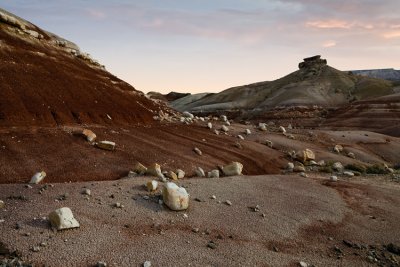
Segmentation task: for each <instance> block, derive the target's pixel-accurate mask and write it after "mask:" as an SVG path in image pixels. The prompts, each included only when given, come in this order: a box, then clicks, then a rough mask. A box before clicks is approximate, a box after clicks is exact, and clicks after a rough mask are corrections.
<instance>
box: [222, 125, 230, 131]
mask: <svg viewBox="0 0 400 267" xmlns="http://www.w3.org/2000/svg"><path fill="white" fill-rule="evenodd" d="M221 130H222V131H223V132H225V133H226V132H227V131H229V128H228V127H226V126H225V125H222V126H221Z"/></svg>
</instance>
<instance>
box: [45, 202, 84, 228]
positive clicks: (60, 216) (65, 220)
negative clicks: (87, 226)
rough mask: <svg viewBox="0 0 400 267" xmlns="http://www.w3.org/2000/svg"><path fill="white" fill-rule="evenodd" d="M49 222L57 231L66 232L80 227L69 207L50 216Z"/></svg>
mask: <svg viewBox="0 0 400 267" xmlns="http://www.w3.org/2000/svg"><path fill="white" fill-rule="evenodd" d="M49 220H50V223H51V225H52V226H53V227H55V228H56V229H57V230H64V229H70V228H77V227H79V226H80V225H79V222H78V221H77V220H76V219H75V218H74V215H73V214H72V211H71V209H70V208H68V207H64V208H60V209H57V210H55V211H53V212H51V213H50V214H49Z"/></svg>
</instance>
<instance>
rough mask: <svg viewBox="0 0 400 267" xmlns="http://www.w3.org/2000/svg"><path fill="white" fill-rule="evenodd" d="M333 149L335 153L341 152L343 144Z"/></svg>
mask: <svg viewBox="0 0 400 267" xmlns="http://www.w3.org/2000/svg"><path fill="white" fill-rule="evenodd" d="M333 151H334V152H335V153H338V154H339V153H340V152H342V151H343V146H341V145H335V147H334V148H333Z"/></svg>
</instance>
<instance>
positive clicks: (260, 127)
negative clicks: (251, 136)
mask: <svg viewBox="0 0 400 267" xmlns="http://www.w3.org/2000/svg"><path fill="white" fill-rule="evenodd" d="M258 129H260V130H261V131H266V130H267V125H266V124H265V123H262V122H260V123H259V124H258Z"/></svg>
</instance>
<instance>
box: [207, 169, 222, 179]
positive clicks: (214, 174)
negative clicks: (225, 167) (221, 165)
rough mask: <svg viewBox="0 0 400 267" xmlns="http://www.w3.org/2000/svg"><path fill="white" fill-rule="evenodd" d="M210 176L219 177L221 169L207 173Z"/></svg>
mask: <svg viewBox="0 0 400 267" xmlns="http://www.w3.org/2000/svg"><path fill="white" fill-rule="evenodd" d="M207 177H208V178H219V170H212V171H209V172H208V173H207Z"/></svg>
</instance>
